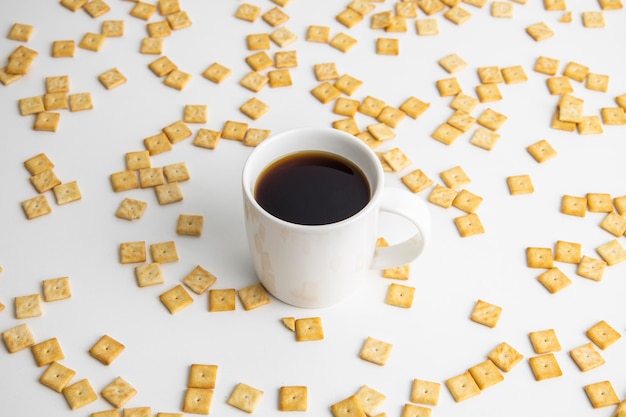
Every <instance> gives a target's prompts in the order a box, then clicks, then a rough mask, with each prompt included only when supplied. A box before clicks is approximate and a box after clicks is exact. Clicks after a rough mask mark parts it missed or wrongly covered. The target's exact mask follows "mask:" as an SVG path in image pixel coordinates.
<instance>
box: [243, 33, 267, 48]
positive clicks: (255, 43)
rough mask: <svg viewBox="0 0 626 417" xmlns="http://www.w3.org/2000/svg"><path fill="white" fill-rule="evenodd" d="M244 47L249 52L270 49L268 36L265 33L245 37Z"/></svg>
mask: <svg viewBox="0 0 626 417" xmlns="http://www.w3.org/2000/svg"><path fill="white" fill-rule="evenodd" d="M246 45H247V47H248V50H250V51H259V50H264V49H270V35H269V34H267V33H254V34H251V35H247V36H246Z"/></svg>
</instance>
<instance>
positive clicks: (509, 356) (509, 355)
mask: <svg viewBox="0 0 626 417" xmlns="http://www.w3.org/2000/svg"><path fill="white" fill-rule="evenodd" d="M487 358H489V359H490V360H491V361H492V362H493V363H494V364H495V365H496V366H497V367H498V368H500V369H501V370H502V371H504V372H509V371H510V370H511V369H513V367H514V366H515V365H517V364H518V363H519V362H520V361H521V360H522V359H524V355H522V354H521V353H520V352H518V351H517V350H516V349H515V348H514V347H513V346H511V345H510V344H508V343H507V342H502V343H500V344H499V345H498V346H496V347H495V348H494V349H493V350H492V351H491V352H489V354H488V355H487Z"/></svg>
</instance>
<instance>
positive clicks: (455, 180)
mask: <svg viewBox="0 0 626 417" xmlns="http://www.w3.org/2000/svg"><path fill="white" fill-rule="evenodd" d="M439 177H440V178H441V180H442V181H443V182H444V183H445V184H446V185H447V186H448V187H449V188H452V189H458V188H460V187H463V186H464V185H468V184H469V183H470V182H472V180H471V179H470V177H469V176H468V175H467V173H466V172H465V170H464V169H463V167H462V166H460V165H456V166H454V167H452V168H449V169H446V170H444V171H441V172H440V173H439Z"/></svg>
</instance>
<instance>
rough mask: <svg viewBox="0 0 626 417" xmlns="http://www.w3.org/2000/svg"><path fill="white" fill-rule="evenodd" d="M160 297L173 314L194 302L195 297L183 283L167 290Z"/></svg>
mask: <svg viewBox="0 0 626 417" xmlns="http://www.w3.org/2000/svg"><path fill="white" fill-rule="evenodd" d="M159 299H160V300H161V302H162V303H163V305H164V306H165V307H166V308H167V309H168V310H169V312H170V313H171V314H176V313H178V312H179V311H181V310H182V309H183V308H185V307H188V306H189V305H190V304H191V303H193V298H192V297H191V295H189V293H188V292H187V290H185V287H183V286H182V284H178V285H176V286H174V287H173V288H171V289H169V290H167V291H165V292H164V293H162V294H161V295H159Z"/></svg>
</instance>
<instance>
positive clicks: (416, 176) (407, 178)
mask: <svg viewBox="0 0 626 417" xmlns="http://www.w3.org/2000/svg"><path fill="white" fill-rule="evenodd" d="M401 180H402V183H403V184H404V185H406V186H407V188H408V189H409V190H411V191H412V192H414V193H418V192H420V191H422V190H425V189H427V188H428V187H430V186H431V185H432V184H433V181H432V179H430V178H429V177H428V176H427V175H426V174H425V173H424V171H422V170H421V169H416V170H414V171H412V172H410V173H408V174H406V175H404V176H402V177H401Z"/></svg>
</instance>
